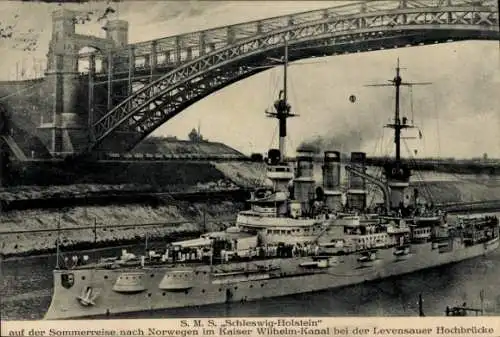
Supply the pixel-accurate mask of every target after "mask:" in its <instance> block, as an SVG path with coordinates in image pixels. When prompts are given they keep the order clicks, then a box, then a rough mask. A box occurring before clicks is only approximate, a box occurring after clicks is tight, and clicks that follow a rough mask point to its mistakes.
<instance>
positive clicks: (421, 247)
mask: <svg viewBox="0 0 500 337" xmlns="http://www.w3.org/2000/svg"><path fill="white" fill-rule="evenodd" d="M498 245H499V241H498V239H495V240H492V241H490V242H487V243H482V244H477V245H474V246H469V247H466V246H464V245H463V244H462V242H461V241H460V240H455V241H454V242H453V249H451V250H449V251H446V248H445V249H442V248H441V249H439V248H437V247H435V246H434V247H433V245H432V244H431V243H423V244H418V245H413V246H412V248H411V253H410V255H407V256H396V255H394V249H393V248H385V249H379V250H378V251H377V259H376V260H374V261H371V262H368V263H367V262H360V261H358V258H359V255H356V254H350V255H345V256H337V257H335V258H333V260H332V262H331V263H330V265H329V266H328V267H327V268H316V269H314V268H312V269H311V268H305V267H304V265H306V264H307V262H309V261H311V258H308V257H297V258H288V259H270V260H260V261H253V262H251V263H252V264H253V265H262V266H269V265H274V266H279V268H280V269H279V273H278V274H275V275H269V274H265V275H264V274H261V275H253V276H251V275H250V276H249V275H245V276H240V277H239V278H233V279H231V278H226V279H225V280H224V281H221V280H217V279H216V278H214V276H213V274H212V273H211V269H210V268H211V267H210V266H196V267H184V268H185V269H186V268H189V270H190V272H191V273H192V274H193V276H194V277H192V279H191V280H190V281H189V282H187V283H186V284H185V286H181V285H182V282H181V283H179V281H176V282H177V283H175V284H178V285H179V286H178V287H177V288H175V287H164V286H162V284H164V282H165V277H166V274H168V273H169V272H171V271H172V270H178V269H179V268H168V267H147V266H146V267H144V268H141V269H128V270H127V269H114V270H112V269H75V270H55V271H54V293H53V297H52V302H51V304H50V307H49V309H48V311H47V313H46V315H45V317H44V319H49V320H55V319H70V318H79V317H91V316H109V315H114V314H119V313H126V312H143V311H153V310H161V309H170V308H179V307H190V306H201V305H209V304H217V303H225V302H237V301H238V302H239V301H253V300H258V299H263V298H271V297H279V296H286V295H292V294H298V293H306V292H314V291H320V290H325V289H332V288H337V287H344V286H349V285H354V284H358V283H362V282H367V281H374V280H379V279H384V278H387V277H391V276H398V275H403V274H408V273H412V272H415V271H419V270H423V269H428V268H435V267H439V266H443V265H446V264H450V263H455V262H459V261H463V260H466V259H470V258H474V257H478V256H481V255H486V254H488V253H491V252H492V251H494V250H496V249H497V248H498ZM301 264H302V266H301ZM229 265H230V266H231V267H232V268H234V269H236V268H238V267H241V268H244V267H245V266H248V263H231V264H229ZM137 270H140V271H141V272H142V273H143V276H144V279H143V280H141V285H142V286H143V291H141V290H140V289H139V288H134V289H139V290H138V291H134V292H128V293H124V292H117V291H116V283H117V279H118V278H119V277H123V275H124V273H128V272H129V273H136V272H137ZM212 270H213V269H212ZM68 274H71V276H72V278H73V281H72V282H70V285H68V284H67V283H68V282H66V284H65V282H64V278H65V276H66V275H68ZM66 281H67V280H66ZM114 286H115V288H114ZM174 288H175V289H174ZM89 289H90V290H89ZM86 291H87V292H88V293H86ZM82 297H83V299H84V301H82Z"/></svg>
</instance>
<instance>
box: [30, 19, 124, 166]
mask: <svg viewBox="0 0 500 337" xmlns="http://www.w3.org/2000/svg"><path fill="white" fill-rule="evenodd" d="M78 15H79V13H78V12H76V11H70V10H67V9H58V10H56V11H54V12H53V14H52V39H51V41H50V44H49V52H48V54H47V69H46V72H45V85H46V86H47V91H48V92H49V93H52V95H51V97H50V99H49V101H50V103H49V106H48V107H47V109H46V110H45V111H44V114H43V115H42V122H41V125H40V126H39V131H40V132H41V134H42V135H43V136H42V138H43V140H44V142H45V143H46V146H47V147H48V148H49V150H50V152H51V153H52V154H53V155H55V156H65V155H69V154H73V153H77V152H80V151H81V150H83V149H84V148H85V147H86V146H87V145H88V142H89V127H88V121H89V118H88V104H87V102H88V98H87V97H88V96H87V95H88V89H87V85H88V79H87V77H86V76H82V75H81V74H80V73H79V72H78V58H79V57H78V53H79V51H80V50H81V49H82V48H84V47H93V48H96V49H98V50H99V51H100V52H101V53H108V52H109V51H110V50H112V49H113V48H116V47H122V46H125V45H127V44H128V22H126V21H123V20H113V21H108V23H107V25H106V26H105V27H103V29H105V30H106V37H105V38H99V37H96V36H88V35H82V34H77V33H76V32H75V22H76V18H77V16H78Z"/></svg>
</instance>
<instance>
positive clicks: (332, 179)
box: [323, 151, 340, 191]
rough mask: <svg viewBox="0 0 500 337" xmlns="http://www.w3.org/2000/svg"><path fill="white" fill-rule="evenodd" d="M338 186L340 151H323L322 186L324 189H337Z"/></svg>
mask: <svg viewBox="0 0 500 337" xmlns="http://www.w3.org/2000/svg"><path fill="white" fill-rule="evenodd" d="M339 186H340V152H339V151H325V159H324V162H323V188H324V189H325V191H329V190H330V191H332V190H337V189H339Z"/></svg>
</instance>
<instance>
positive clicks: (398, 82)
mask: <svg viewBox="0 0 500 337" xmlns="http://www.w3.org/2000/svg"><path fill="white" fill-rule="evenodd" d="M401 69H403V68H401V67H400V65H399V57H398V60H397V65H396V76H395V77H394V79H392V80H389V82H391V84H370V85H367V86H368V87H387V86H389V87H394V88H395V91H396V99H395V107H394V121H393V123H391V124H387V125H385V127H387V128H391V129H394V144H395V148H396V158H395V161H394V162H395V164H399V163H400V162H401V130H403V129H410V128H414V126H413V125H411V124H408V123H407V121H408V120H407V118H406V117H403V121H402V122H401V117H400V100H401V99H400V97H401V86H402V85H403V86H409V87H411V86H414V85H429V84H431V83H430V82H419V83H415V82H403V79H402V78H401Z"/></svg>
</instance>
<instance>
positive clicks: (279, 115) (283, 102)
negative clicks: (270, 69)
mask: <svg viewBox="0 0 500 337" xmlns="http://www.w3.org/2000/svg"><path fill="white" fill-rule="evenodd" d="M282 62H283V89H282V90H281V91H280V94H279V97H278V100H276V101H275V102H274V109H275V110H276V112H270V111H266V114H267V116H268V117H272V118H276V119H278V122H279V152H280V162H283V161H284V159H285V147H286V144H285V142H286V136H287V127H286V120H287V119H288V118H290V117H295V116H296V115H295V114H291V113H290V109H291V106H290V104H288V41H287V39H286V38H285V53H284V58H283V61H282Z"/></svg>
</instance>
